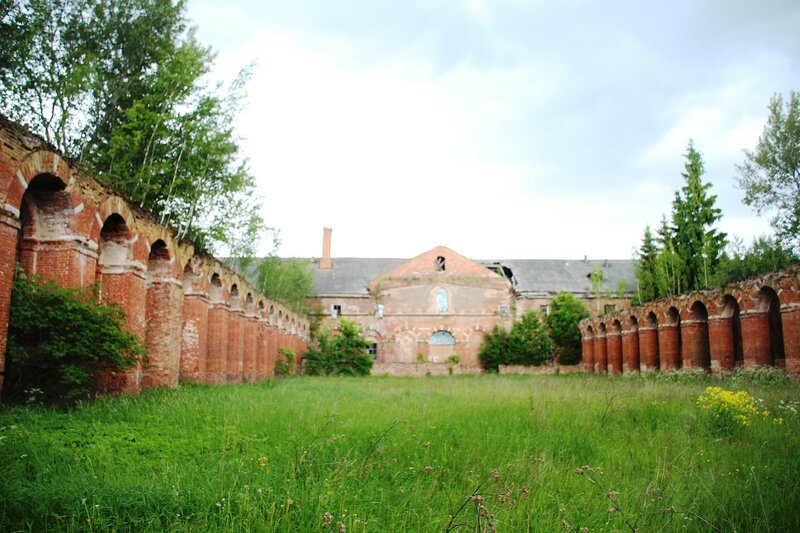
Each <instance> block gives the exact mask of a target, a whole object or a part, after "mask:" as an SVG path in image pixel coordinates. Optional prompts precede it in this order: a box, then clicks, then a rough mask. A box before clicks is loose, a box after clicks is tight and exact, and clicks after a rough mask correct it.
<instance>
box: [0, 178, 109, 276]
mask: <svg viewBox="0 0 800 533" xmlns="http://www.w3.org/2000/svg"><path fill="white" fill-rule="evenodd" d="M17 178H18V179H17V181H16V183H15V186H19V192H21V193H22V194H21V196H20V198H19V201H18V202H17V206H18V209H17V208H15V207H12V206H11V205H10V204H6V207H7V209H6V211H11V212H12V213H13V214H15V215H16V216H17V217H18V220H19V228H20V232H19V234H18V236H16V235H15V237H14V242H15V243H16V246H15V247H14V252H13V253H14V254H15V256H16V259H17V260H18V261H20V263H22V266H23V268H24V269H25V271H26V272H29V273H34V274H39V275H42V276H43V277H45V278H49V279H52V280H55V281H56V282H58V283H60V284H61V285H64V286H82V285H87V284H89V283H93V282H94V281H95V275H96V268H95V263H96V260H97V250H96V245H93V244H92V243H91V242H90V241H89V240H88V239H87V238H86V237H84V236H82V235H80V233H79V231H78V227H79V225H80V224H79V220H78V219H79V216H80V218H81V219H83V218H85V213H84V212H83V210H84V206H83V203H82V202H81V201H80V198H78V197H76V193H75V191H71V190H70V189H69V185H68V184H67V183H65V182H64V180H63V177H62V176H58V175H56V174H53V173H51V172H47V171H45V172H40V173H38V174H36V175H35V176H32V177H30V179H29V181H27V182H24V183H23V178H21V177H20V175H19V174H18V175H17ZM26 179H28V178H26ZM23 185H24V186H23ZM26 199H27V200H26ZM81 213H83V214H82V215H81Z"/></svg>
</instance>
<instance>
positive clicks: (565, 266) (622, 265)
mask: <svg viewBox="0 0 800 533" xmlns="http://www.w3.org/2000/svg"><path fill="white" fill-rule="evenodd" d="M406 261H408V259H396V258H395V259H385V258H355V257H341V258H334V259H333V268H332V269H330V270H321V269H319V268H316V267H315V268H314V284H313V286H312V292H313V293H314V294H317V295H320V296H322V295H328V296H332V295H363V296H366V295H368V294H369V293H368V291H367V286H368V285H369V283H370V282H371V281H372V280H374V279H375V278H377V277H378V276H380V275H381V274H383V273H385V272H388V271H389V270H391V269H393V268H395V267H396V266H398V265H400V264H402V263H404V262H406ZM475 262H476V263H478V264H481V265H484V266H486V267H487V268H492V269H496V268H497V267H505V271H506V275H507V276H510V278H511V282H512V283H513V284H514V289H515V290H516V291H517V292H518V293H520V294H522V295H528V296H534V295H537V294H554V293H558V292H560V291H565V292H571V293H576V294H579V293H588V292H590V290H591V282H590V280H589V274H591V272H592V270H593V269H594V267H595V265H599V266H600V267H601V268H602V269H603V274H604V278H605V285H606V287H607V288H608V290H610V291H611V292H615V291H616V289H617V287H618V283H619V280H621V279H622V280H625V283H626V292H631V291H632V290H633V288H634V287H635V279H634V274H633V261H631V260H627V259H613V260H600V261H597V260H581V259H578V260H574V261H573V260H564V259H507V260H493V259H492V260H476V261H475ZM509 271H510V272H509Z"/></svg>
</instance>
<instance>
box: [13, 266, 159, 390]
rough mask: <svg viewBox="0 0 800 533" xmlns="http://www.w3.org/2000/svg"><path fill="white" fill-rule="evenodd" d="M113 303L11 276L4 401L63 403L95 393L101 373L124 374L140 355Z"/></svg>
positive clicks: (90, 290)
mask: <svg viewBox="0 0 800 533" xmlns="http://www.w3.org/2000/svg"><path fill="white" fill-rule="evenodd" d="M144 353H145V351H144V348H143V346H142V344H141V342H140V341H139V338H138V337H136V335H134V334H132V333H129V332H128V331H126V329H125V315H124V313H123V311H122V309H121V308H120V307H118V306H116V305H101V304H98V303H97V294H96V287H84V288H75V289H64V288H62V287H59V286H58V285H57V284H56V283H55V282H53V281H49V280H44V279H41V278H39V277H30V278H29V277H28V276H26V275H25V274H23V273H21V272H18V273H17V274H16V275H15V276H14V285H13V290H12V293H11V309H10V317H9V322H8V348H7V351H6V356H7V360H8V368H7V370H6V381H5V385H4V387H3V393H4V396H5V397H6V399H7V400H9V401H12V402H15V401H23V400H26V399H27V400H30V399H36V400H39V399H41V400H43V401H46V402H49V403H57V404H62V405H63V404H69V403H72V402H74V401H76V400H78V399H81V398H86V397H89V396H91V394H92V393H93V392H94V391H95V390H96V389H97V385H98V383H99V382H98V380H99V379H100V378H101V377H102V375H101V374H102V373H103V372H105V371H108V370H111V371H124V370H127V369H129V368H131V367H133V366H134V365H135V364H136V363H137V361H139V360H141V359H142V358H143V356H144Z"/></svg>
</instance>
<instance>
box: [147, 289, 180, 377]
mask: <svg viewBox="0 0 800 533" xmlns="http://www.w3.org/2000/svg"><path fill="white" fill-rule="evenodd" d="M182 309H183V287H182V285H181V283H180V282H179V281H178V280H176V279H172V278H166V279H156V280H154V281H151V282H150V286H149V287H148V289H147V314H146V316H147V362H148V366H147V368H145V371H144V374H143V375H142V387H144V388H152V387H170V388H174V387H177V386H178V375H179V368H180V358H181V330H182V327H181V325H182V324H181V322H182V320H181V311H182Z"/></svg>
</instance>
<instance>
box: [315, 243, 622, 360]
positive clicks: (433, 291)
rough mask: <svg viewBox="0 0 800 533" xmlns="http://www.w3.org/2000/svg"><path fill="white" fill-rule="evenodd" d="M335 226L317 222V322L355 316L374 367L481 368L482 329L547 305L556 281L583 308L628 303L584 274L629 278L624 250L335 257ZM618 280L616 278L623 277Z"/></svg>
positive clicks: (610, 281)
mask: <svg viewBox="0 0 800 533" xmlns="http://www.w3.org/2000/svg"><path fill="white" fill-rule="evenodd" d="M331 237H332V230H331V229H330V228H325V229H324V230H323V246H322V257H321V259H319V260H312V262H313V263H314V267H315V268H314V285H313V289H312V292H313V296H312V298H311V300H312V302H311V307H312V310H313V312H314V313H316V315H317V317H318V318H320V319H321V321H322V324H323V325H327V326H328V327H331V328H333V327H335V320H336V319H337V318H339V317H344V318H348V319H351V320H354V321H355V322H356V323H357V324H358V325H359V326H360V327H361V328H362V329H363V330H364V332H365V336H366V338H367V339H368V340H369V341H370V343H371V345H372V348H371V353H372V355H373V356H374V357H375V365H374V367H373V373H378V374H381V373H390V374H419V373H432V374H433V373H443V372H447V370H448V367H453V366H455V365H453V364H452V361H453V360H452V359H451V358H452V356H456V357H457V358H458V361H459V365H457V366H456V371H457V372H479V371H480V364H479V361H478V351H479V349H480V345H481V342H482V340H483V335H484V333H486V332H489V331H491V330H492V328H493V327H494V325H495V324H497V325H499V326H501V327H504V328H507V329H508V328H510V327H511V324H512V323H513V321H514V320H515V319H516V318H517V317H519V316H520V315H521V314H522V313H524V312H526V311H529V310H532V311H539V312H543V313H546V312H547V309H548V304H549V302H550V301H551V300H552V299H553V297H554V296H555V295H556V294H558V292H560V291H565V292H570V293H572V294H574V295H575V296H577V297H578V298H580V299H581V300H582V301H583V302H584V303H585V304H586V305H587V307H588V308H589V309H592V310H601V311H602V310H606V309H610V308H612V307H616V306H620V307H622V306H625V305H628V304H629V303H630V292H628V291H625V292H624V293H623V294H621V295H619V296H616V295H615V296H612V295H611V294H610V293H609V294H606V295H605V296H604V297H602V298H600V299H597V298H595V295H593V294H592V291H591V290H590V286H591V281H590V279H589V275H590V274H591V272H592V270H593V269H595V268H597V267H599V268H601V269H602V272H603V275H604V279H605V283H606V286H607V287H609V288H610V287H614V288H616V287H618V286H620V287H625V286H627V287H633V286H634V280H633V265H632V262H631V261H629V260H616V261H590V260H587V259H584V260H577V261H567V260H537V259H515V260H470V259H467V258H466V257H463V256H462V255H459V254H458V253H456V252H454V251H453V250H450V249H449V248H446V247H444V246H438V247H436V248H434V249H432V250H429V251H427V252H424V253H422V254H421V255H419V256H417V257H415V258H413V259H378V258H332V257H331V253H330V252H331ZM620 280H623V283H622V284H620Z"/></svg>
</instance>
